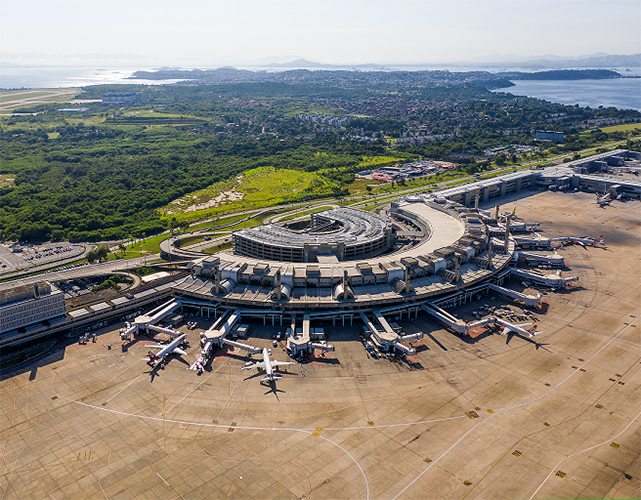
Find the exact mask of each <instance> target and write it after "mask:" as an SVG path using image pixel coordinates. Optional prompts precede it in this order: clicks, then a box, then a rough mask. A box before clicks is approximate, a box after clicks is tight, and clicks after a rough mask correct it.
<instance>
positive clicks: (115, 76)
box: [0, 66, 641, 111]
mask: <svg viewBox="0 0 641 500" xmlns="http://www.w3.org/2000/svg"><path fill="white" fill-rule="evenodd" d="M143 69H146V70H149V69H152V68H144V67H135V68H133V67H131V68H118V69H114V68H110V69H105V68H81V67H18V68H0V89H19V88H31V89H38V88H68V87H82V86H86V85H100V84H123V83H131V84H143V85H162V84H171V83H175V82H176V81H177V80H129V79H128V78H129V77H130V76H131V74H132V73H133V72H134V71H137V70H143ZM239 69H253V70H258V69H261V70H268V71H285V70H287V69H288V68H278V69H274V68H273V67H272V68H255V67H252V68H249V67H247V68H242V67H240V66H239ZM312 69H313V68H312ZM316 69H317V68H316ZM394 69H401V70H402V69H404V70H408V69H414V70H418V69H419V68H417V67H414V68H407V67H405V68H403V67H398V68H394V67H390V68H387V71H390V70H394ZM424 69H436V68H427V67H426V68H424ZM441 69H449V70H450V71H477V70H482V68H456V67H452V68H441ZM614 69H615V70H617V71H619V72H620V73H621V74H624V75H640V74H641V69H639V68H634V69H633V70H632V71H626V68H614ZM511 70H517V69H516V68H514V69H513V68H506V69H504V70H502V71H511ZM514 83H515V86H514V87H509V88H504V89H497V90H496V92H508V93H511V94H513V95H519V96H528V97H534V98H537V99H545V100H546V101H551V102H555V103H559V104H569V105H575V104H578V105H579V106H582V107H583V106H590V107H591V108H598V107H599V106H604V107H609V106H614V107H615V108H619V109H636V110H638V111H641V79H635V78H620V79H612V80H563V81H558V80H517V81H515V82H514Z"/></svg>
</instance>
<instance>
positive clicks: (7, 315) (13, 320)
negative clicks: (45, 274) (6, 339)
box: [0, 281, 67, 336]
mask: <svg viewBox="0 0 641 500" xmlns="http://www.w3.org/2000/svg"><path fill="white" fill-rule="evenodd" d="M66 312H67V310H66V306H65V297H64V293H62V291H61V290H59V289H58V288H57V287H56V286H54V285H52V284H51V283H49V282H47V281H41V282H38V283H35V284H33V285H20V286H17V287H15V288H11V289H8V290H0V336H4V334H6V333H7V332H11V333H13V334H15V333H18V332H15V330H17V329H18V328H23V329H26V330H29V329H33V328H39V327H41V326H43V325H42V322H43V321H48V320H52V319H55V318H62V319H66V318H65V314H66Z"/></svg>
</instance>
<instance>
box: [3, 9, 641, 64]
mask: <svg viewBox="0 0 641 500" xmlns="http://www.w3.org/2000/svg"><path fill="white" fill-rule="evenodd" d="M0 6H1V7H2V12H3V15H2V16H1V17H0V61H3V62H10V63H24V64H56V63H61V62H65V63H73V64H82V63H87V64H91V63H97V62H100V64H107V63H108V61H109V60H111V61H112V62H113V63H114V64H116V63H118V64H122V63H125V62H129V63H132V64H141V65H143V64H144V65H160V64H169V65H183V66H185V65H201V66H215V65H225V64H237V65H242V64H258V63H260V62H261V61H262V62H267V61H274V60H278V61H280V62H285V61H290V60H293V59H297V58H305V59H308V60H311V61H317V62H322V63H329V64H366V63H378V64H421V63H436V64H439V63H448V62H461V61H478V62H489V61H509V60H516V59H526V58H540V57H542V56H546V55H549V54H553V55H556V56H563V57H578V56H586V55H591V54H594V53H607V54H633V53H638V52H641V34H640V32H639V29H638V26H639V24H638V21H639V19H641V2H639V1H638V0H607V1H604V0H518V1H515V0H486V1H479V0H451V1H450V2H442V1H434V0H397V1H396V2H390V1H389V0H386V1H382V0H323V1H303V0H236V1H234V2H229V1H220V0H192V1H189V2H185V3H178V2H175V1H168V0H155V1H149V0H129V1H124V0H112V1H110V2H86V1H82V2H81V1H78V0H63V1H60V2H51V1H50V0H22V1H21V2H15V1H13V0H0Z"/></svg>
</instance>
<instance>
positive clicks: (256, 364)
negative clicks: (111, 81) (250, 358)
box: [241, 361, 274, 370]
mask: <svg viewBox="0 0 641 500" xmlns="http://www.w3.org/2000/svg"><path fill="white" fill-rule="evenodd" d="M272 366H274V363H272ZM252 368H265V362H264V361H258V362H257V363H254V364H251V365H249V366H243V367H242V368H241V370H251V369H252Z"/></svg>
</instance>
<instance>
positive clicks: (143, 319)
mask: <svg viewBox="0 0 641 500" xmlns="http://www.w3.org/2000/svg"><path fill="white" fill-rule="evenodd" d="M180 307H182V302H180V301H179V300H175V299H172V300H169V301H167V302H165V303H164V304H162V305H160V306H158V307H156V308H155V309H152V310H151V311H149V312H148V313H147V314H141V315H139V316H137V317H136V319H134V323H133V324H130V323H127V326H126V328H124V329H121V330H120V338H121V339H122V340H128V339H129V337H130V336H131V335H132V334H134V333H138V332H140V331H149V330H156V331H158V332H162V333H166V334H168V335H170V336H172V337H177V336H179V335H180V333H179V332H177V331H175V330H172V329H171V328H162V327H160V326H156V323H158V322H159V321H161V320H162V319H163V318H165V317H166V316H169V315H170V314H171V313H172V312H174V311H175V310H176V309H178V308H180Z"/></svg>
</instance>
